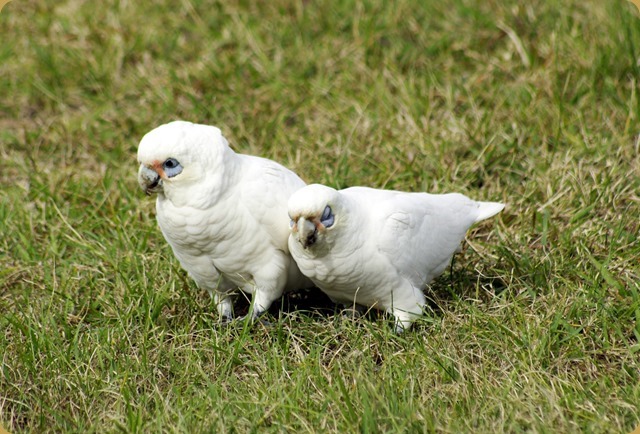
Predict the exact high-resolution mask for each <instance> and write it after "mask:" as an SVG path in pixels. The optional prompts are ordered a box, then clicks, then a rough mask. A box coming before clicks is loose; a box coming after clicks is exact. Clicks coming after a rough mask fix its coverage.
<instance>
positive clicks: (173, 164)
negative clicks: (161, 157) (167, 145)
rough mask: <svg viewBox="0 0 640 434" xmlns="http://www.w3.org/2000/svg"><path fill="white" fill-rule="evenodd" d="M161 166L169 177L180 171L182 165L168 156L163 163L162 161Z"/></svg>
mask: <svg viewBox="0 0 640 434" xmlns="http://www.w3.org/2000/svg"><path fill="white" fill-rule="evenodd" d="M162 168H163V169H164V173H165V174H166V175H167V176H168V177H169V178H173V177H174V176H176V175H179V174H180V172H182V165H181V164H180V162H179V161H178V160H176V159H175V158H168V159H167V160H166V161H165V162H164V163H162Z"/></svg>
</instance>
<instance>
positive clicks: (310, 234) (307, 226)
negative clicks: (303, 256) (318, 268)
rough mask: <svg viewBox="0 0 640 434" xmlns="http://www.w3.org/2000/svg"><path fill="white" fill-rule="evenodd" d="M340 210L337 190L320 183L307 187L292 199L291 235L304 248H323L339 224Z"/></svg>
mask: <svg viewBox="0 0 640 434" xmlns="http://www.w3.org/2000/svg"><path fill="white" fill-rule="evenodd" d="M341 210H342V207H341V201H340V193H338V191H336V190H335V189H333V188H331V187H326V186H324V185H320V184H311V185H307V186H306V187H303V188H301V189H300V190H298V191H296V192H295V193H293V194H292V195H291V197H290V198H289V204H288V211H289V218H290V219H291V222H290V223H289V227H290V229H291V235H292V236H293V237H294V239H295V240H296V241H298V242H299V243H300V244H301V245H302V247H304V248H305V249H310V248H312V249H313V248H317V246H320V245H324V244H325V243H326V242H327V241H328V239H330V238H331V235H332V231H334V230H335V228H336V227H337V226H339V225H340V220H341V218H343V216H342V215H341Z"/></svg>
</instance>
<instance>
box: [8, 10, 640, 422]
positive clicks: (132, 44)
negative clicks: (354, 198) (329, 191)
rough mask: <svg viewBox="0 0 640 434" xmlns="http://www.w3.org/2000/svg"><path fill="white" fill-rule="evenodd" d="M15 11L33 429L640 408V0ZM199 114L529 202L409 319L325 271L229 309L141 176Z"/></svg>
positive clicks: (536, 415) (14, 322)
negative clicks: (342, 291)
mask: <svg viewBox="0 0 640 434" xmlns="http://www.w3.org/2000/svg"><path fill="white" fill-rule="evenodd" d="M0 34H1V35H2V42H1V43H0V77H1V78H0V154H1V159H0V221H1V225H2V226H1V227H2V232H1V236H0V348H1V349H2V351H1V352H0V354H1V357H0V425H2V426H4V428H6V429H7V430H8V431H9V432H11V433H18V432H20V433H21V432H37V433H41V432H78V433H79V432H83V433H84V432H189V433H192V432H215V433H218V432H238V433H244V432H323V433H324V432H363V433H369V432H443V433H459V432H473V433H483V432H486V433H496V432H543V433H556V432H558V433H560V432H561V433H571V432H576V433H583V432H603V433H628V432H630V431H632V430H633V429H634V428H635V427H636V426H638V425H640V283H639V282H640V241H639V240H638V236H639V232H640V157H639V154H640V136H639V134H640V126H639V125H640V124H639V121H640V117H639V115H640V95H639V92H638V91H639V88H640V87H639V83H638V81H639V80H640V66H639V65H640V13H639V12H638V10H637V9H636V8H635V7H634V6H633V4H631V3H630V2H627V1H625V0H610V1H609V0H607V1H602V0H585V1H578V0H566V1H554V0H533V1H529V2H522V1H516V0H504V1H495V0H487V1H480V0H451V1H447V2H442V1H435V0H425V1H422V2H417V1H409V0H398V1H393V2H387V1H383V0H367V1H359V0H344V1H340V2H338V1H310V0H302V1H286V0H274V1H255V2H252V1H228V2H219V3H218V2H210V1H198V0H181V1H176V2H172V1H168V0H158V1H154V2H133V1H128V0H121V1H118V0H106V1H103V2H86V1H79V0H68V1H65V0H63V1H59V2H53V1H50V2H44V1H27V0H14V1H12V2H11V3H9V4H8V5H6V6H5V7H4V9H3V10H2V12H1V13H0ZM174 119H186V120H191V121H194V122H199V123H208V124H214V125H217V126H219V127H220V128H221V129H222V130H223V132H224V134H225V135H226V136H227V138H228V139H229V140H230V142H231V144H232V146H233V147H234V149H235V150H236V151H237V152H242V153H249V154H254V155H259V156H263V157H267V158H271V159H274V160H276V161H278V162H280V163H282V164H284V165H285V166H287V167H289V168H291V169H292V170H294V171H296V172H297V173H298V174H299V175H300V176H301V177H302V178H303V179H304V180H305V181H307V182H320V183H324V184H327V185H330V186H333V187H337V188H343V187H347V186H353V185H367V186H373V187H378V188H388V189H399V190H406V191H428V192H441V193H443V192H452V191H458V192H462V193H464V194H466V195H468V196H470V197H472V198H474V199H478V200H491V201H503V202H505V203H507V208H506V209H505V211H504V212H502V213H501V214H500V215H498V216H497V217H496V218H493V219H491V220H489V221H486V222H483V223H482V224H480V225H478V226H476V227H474V228H473V229H472V230H471V231H470V232H469V234H468V242H467V243H466V245H465V248H464V250H463V252H462V254H460V255H458V256H457V257H456V258H455V260H454V261H453V263H452V266H451V267H450V269H449V270H448V271H447V272H446V273H445V274H444V275H443V276H442V277H440V278H439V279H437V280H436V281H435V282H433V284H432V285H431V287H430V288H427V289H426V294H427V296H428V299H429V307H428V309H427V312H426V314H425V316H424V317H423V318H422V319H421V320H420V321H418V322H417V323H416V326H415V327H414V328H413V329H412V330H411V331H409V332H407V333H405V334H403V335H400V336H396V335H395V334H394V333H393V332H392V322H391V321H390V319H389V318H387V317H385V316H382V315H367V316H366V317H364V318H360V319H353V318H349V317H346V316H344V315H342V314H341V313H340V312H339V310H337V309H335V308H334V307H333V306H332V305H331V304H330V303H328V302H327V300H326V298H324V297H323V296H322V295H321V294H318V293H317V292H305V293H301V294H293V295H287V296H285V297H284V298H283V299H282V301H281V302H278V303H276V304H277V306H274V307H273V308H272V309H271V310H270V313H269V314H268V315H267V317H268V319H269V321H270V322H271V326H268V327H267V326H263V325H262V324H259V325H256V326H254V327H248V326H246V325H243V324H235V325H232V326H228V325H222V324H220V323H219V322H218V318H217V316H216V314H215V309H214V306H213V304H212V301H211V299H210V298H209V296H208V294H206V293H205V292H203V291H200V290H198V289H197V287H196V286H195V284H194V283H193V282H192V281H191V280H190V279H189V278H188V276H187V275H186V273H185V272H183V271H182V270H181V269H180V266H179V264H178V262H177V260H176V259H175V258H174V257H173V255H172V253H171V250H170V248H169V247H168V245H167V244H166V243H165V241H164V239H163V238H162V235H161V233H160V231H159V229H158V228H157V225H156V222H155V216H154V212H155V208H154V203H153V199H151V198H147V197H146V196H145V195H144V194H143V193H142V191H140V189H139V187H138V185H137V181H136V172H137V162H136V150H137V145H138V142H139V140H140V138H141V137H142V135H143V134H144V133H146V132H147V131H149V130H150V129H152V128H154V127H156V126H158V125H160V124H162V123H165V122H168V121H170V120H174ZM283 224H288V222H284V223H283ZM242 307H243V306H239V309H242ZM245 307H246V303H245Z"/></svg>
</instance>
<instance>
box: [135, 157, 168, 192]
mask: <svg viewBox="0 0 640 434" xmlns="http://www.w3.org/2000/svg"><path fill="white" fill-rule="evenodd" d="M138 184H140V188H141V189H142V190H144V192H145V194H146V195H147V196H149V195H151V193H156V192H157V191H158V190H161V189H162V179H161V178H160V175H158V173H157V172H156V171H155V170H153V169H150V168H148V167H147V166H145V165H144V164H141V165H140V170H138Z"/></svg>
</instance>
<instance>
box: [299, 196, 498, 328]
mask: <svg viewBox="0 0 640 434" xmlns="http://www.w3.org/2000/svg"><path fill="white" fill-rule="evenodd" d="M288 208H289V217H290V219H291V220H290V229H291V234H290V235H289V250H290V251H291V254H292V256H293V258H294V259H295V260H296V262H297V264H298V266H299V267H300V270H301V271H302V272H303V273H304V274H305V275H306V276H308V277H309V278H311V280H312V281H313V282H314V283H315V284H316V285H317V286H318V287H319V288H320V289H321V290H322V291H323V292H325V293H326V294H327V295H328V296H329V297H330V298H331V299H332V300H334V301H336V302H340V303H344V304H353V303H355V304H359V305H364V306H367V307H373V308H375V309H379V310H383V311H387V312H389V313H391V314H393V315H394V317H395V319H396V331H397V332H402V331H403V330H405V329H407V328H409V327H410V326H411V324H412V323H413V321H414V320H415V319H416V318H417V317H418V316H419V315H421V314H422V311H423V306H424V304H425V301H426V300H425V296H424V293H423V290H424V289H425V286H426V285H427V284H428V283H429V282H431V280H433V279H434V278H435V277H437V276H439V275H440V274H441V273H442V272H443V271H444V270H445V268H446V267H447V265H448V264H449V263H450V261H451V258H452V256H453V255H454V254H455V253H456V252H458V251H459V250H460V243H461V241H462V240H463V239H464V237H465V234H466V232H467V230H468V229H469V228H470V227H471V226H472V225H473V224H474V223H477V222H479V221H481V220H484V219H487V218H489V217H492V216H494V215H495V214H497V213H499V212H500V211H501V210H502V209H503V208H504V204H502V203H496V202H476V201H473V200H471V199H469V198H468V197H466V196H463V195H462V194H455V193H454V194H442V195H439V194H427V193H405V192H399V191H390V190H376V189H372V188H365V187H352V188H347V189H345V190H339V191H338V190H335V189H333V188H330V187H326V186H323V185H318V184H313V185H308V186H306V187H304V188H302V189H300V190H298V191H296V192H295V193H294V194H293V195H292V196H291V198H290V199H289V207H288Z"/></svg>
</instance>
